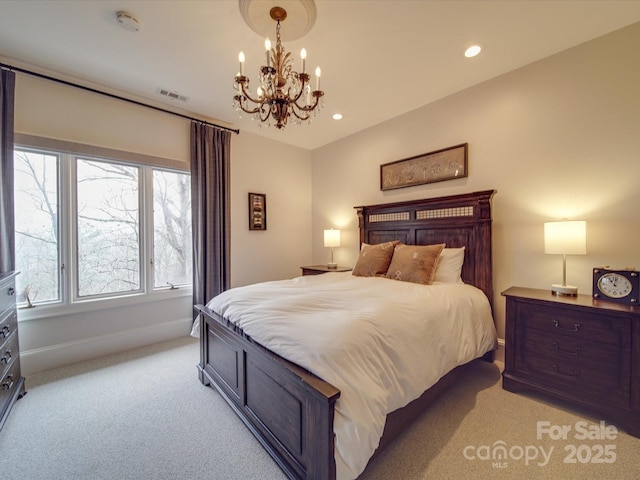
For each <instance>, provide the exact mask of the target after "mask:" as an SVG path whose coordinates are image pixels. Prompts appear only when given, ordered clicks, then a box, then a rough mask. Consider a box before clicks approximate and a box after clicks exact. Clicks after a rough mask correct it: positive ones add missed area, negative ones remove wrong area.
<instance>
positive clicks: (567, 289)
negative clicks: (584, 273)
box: [551, 283, 578, 297]
mask: <svg viewBox="0 0 640 480" xmlns="http://www.w3.org/2000/svg"><path fill="white" fill-rule="evenodd" d="M551 293H553V294H554V295H557V296H559V297H576V296H577V295H578V287H574V286H573V285H560V284H557V283H554V284H553V285H551Z"/></svg>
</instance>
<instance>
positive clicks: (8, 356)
mask: <svg viewBox="0 0 640 480" xmlns="http://www.w3.org/2000/svg"><path fill="white" fill-rule="evenodd" d="M10 361H11V350H7V351H6V352H5V354H4V355H3V356H2V358H0V363H4V364H5V365H6V364H8V363H9V362H10Z"/></svg>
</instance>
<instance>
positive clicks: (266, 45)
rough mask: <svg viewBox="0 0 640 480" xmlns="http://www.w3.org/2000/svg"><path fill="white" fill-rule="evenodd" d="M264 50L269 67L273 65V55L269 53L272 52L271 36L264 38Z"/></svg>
mask: <svg viewBox="0 0 640 480" xmlns="http://www.w3.org/2000/svg"><path fill="white" fill-rule="evenodd" d="M264 50H265V53H266V55H267V67H270V66H271V58H270V57H271V55H269V52H271V40H269V37H267V38H265V39H264Z"/></svg>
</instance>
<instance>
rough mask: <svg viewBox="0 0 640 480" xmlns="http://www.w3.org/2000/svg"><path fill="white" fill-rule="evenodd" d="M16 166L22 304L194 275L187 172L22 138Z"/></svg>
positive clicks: (177, 282) (184, 281)
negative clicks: (33, 144)
mask: <svg viewBox="0 0 640 480" xmlns="http://www.w3.org/2000/svg"><path fill="white" fill-rule="evenodd" d="M14 169H15V205H16V207H15V213H16V266H17V270H19V271H20V272H21V273H20V275H19V276H18V277H17V279H16V283H17V285H16V287H17V290H18V294H19V297H18V303H19V304H20V305H21V306H23V307H24V306H27V307H28V306H33V305H36V304H52V303H62V304H70V303H76V302H82V301H84V300H96V299H102V298H113V297H122V296H126V295H132V294H142V295H144V294H148V293H152V292H154V291H158V290H166V289H174V288H177V286H181V285H189V284H190V283H191V260H192V259H191V203H190V202H191V190H190V176H189V175H188V174H187V173H184V172H181V171H176V170H171V169H168V168H160V167H157V166H155V165H146V164H139V163H134V162H133V161H131V162H126V161H122V160H121V159H109V158H99V157H93V156H87V155H84V154H83V155H79V154H71V153H66V152H55V151H49V150H39V149H35V148H24V147H19V146H16V147H15V150H14Z"/></svg>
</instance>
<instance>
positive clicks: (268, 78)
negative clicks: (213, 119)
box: [233, 6, 324, 129]
mask: <svg viewBox="0 0 640 480" xmlns="http://www.w3.org/2000/svg"><path fill="white" fill-rule="evenodd" d="M269 16H270V17H271V18H272V19H273V20H274V21H275V22H276V45H275V48H271V41H270V40H269V38H267V39H266V40H265V42H264V45H265V56H266V65H262V66H261V67H260V71H259V73H260V77H259V82H260V85H259V86H258V87H257V89H256V93H255V95H254V94H252V93H251V89H250V87H249V77H247V76H245V74H244V61H245V56H244V53H243V52H240V54H239V55H238V60H239V61H240V72H239V73H238V75H236V77H235V79H234V84H233V86H234V89H235V90H236V91H237V93H236V94H235V95H234V97H233V106H234V108H235V109H236V111H238V113H239V114H240V115H242V112H245V113H248V114H250V115H253V118H254V120H257V121H259V122H260V124H259V125H260V126H262V125H266V126H270V125H271V120H272V119H273V121H275V126H276V128H278V129H282V128H284V127H285V126H286V125H287V121H288V120H289V118H290V117H291V116H293V117H292V119H293V121H294V123H298V124H300V123H301V122H303V121H309V122H311V117H312V115H313V116H315V115H317V113H318V110H319V109H320V108H322V107H323V106H324V105H323V104H324V102H323V101H322V96H323V95H324V92H323V91H321V90H320V74H321V71H320V67H317V68H316V70H315V74H316V84H315V90H311V85H310V76H309V74H308V73H306V69H305V68H306V57H307V52H306V50H305V49H304V48H303V49H302V50H301V51H300V58H301V67H302V68H301V72H300V73H298V72H296V71H294V70H293V59H292V58H291V53H287V52H285V50H284V47H283V46H282V40H281V36H280V24H281V22H284V21H285V19H286V18H287V11H286V10H285V9H284V8H283V7H280V6H274V7H272V8H271V9H270V11H269ZM313 18H314V20H315V10H314V17H313ZM252 28H253V26H252ZM305 33H306V32H305Z"/></svg>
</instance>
